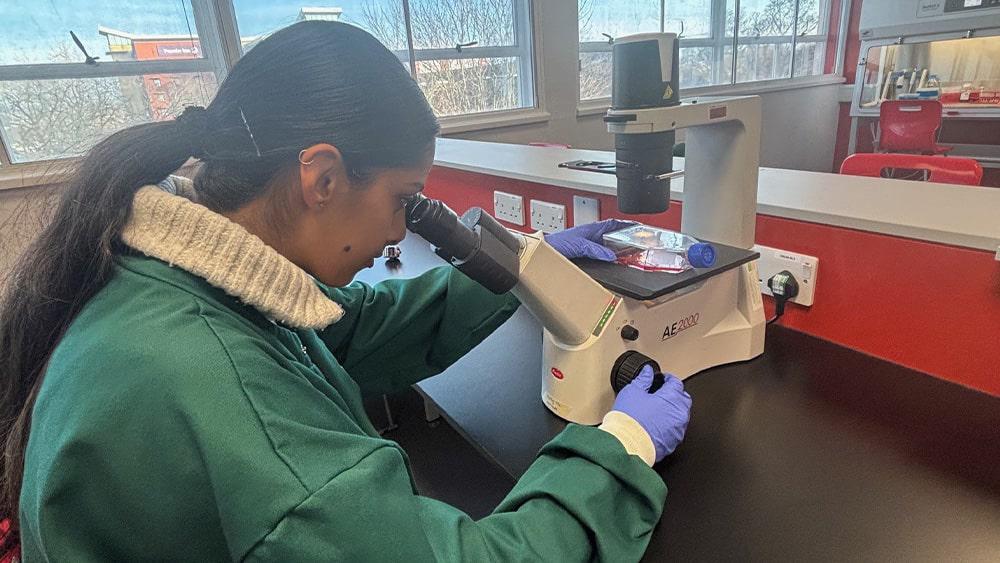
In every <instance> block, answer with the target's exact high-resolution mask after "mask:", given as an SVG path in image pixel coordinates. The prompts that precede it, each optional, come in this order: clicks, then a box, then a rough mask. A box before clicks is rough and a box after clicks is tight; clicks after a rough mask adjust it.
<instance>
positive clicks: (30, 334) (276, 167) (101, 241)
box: [0, 21, 439, 526]
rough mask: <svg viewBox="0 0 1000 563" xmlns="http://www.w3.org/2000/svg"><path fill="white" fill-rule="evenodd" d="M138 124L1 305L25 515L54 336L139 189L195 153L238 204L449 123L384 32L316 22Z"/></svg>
mask: <svg viewBox="0 0 1000 563" xmlns="http://www.w3.org/2000/svg"><path fill="white" fill-rule="evenodd" d="M181 117H182V119H178V120H176V121H165V122H158V123H148V124H143V125H137V126H135V127H130V128H128V129H124V130H122V131H119V132H117V133H115V134H113V135H111V136H110V137H108V138H107V139H105V140H104V141H102V142H100V143H98V144H97V145H96V146H95V147H94V148H93V149H92V150H91V151H90V152H89V153H88V154H87V156H86V157H85V158H84V159H83V160H82V162H81V163H80V164H79V166H78V168H77V170H76V172H75V174H74V176H73V177H72V179H71V180H70V181H69V183H68V185H67V186H66V187H65V189H64V192H63V194H62V198H61V201H60V202H59V205H58V207H57V209H56V211H55V213H54V215H53V218H52V221H51V222H50V223H49V225H48V226H47V227H46V228H45V229H44V230H43V231H42V233H41V234H40V235H39V237H38V238H37V239H36V240H35V241H34V242H33V243H32V245H31V246H30V247H29V248H28V250H27V251H26V252H24V253H23V254H22V256H21V258H20V259H19V260H18V263H17V264H16V266H15V267H14V270H13V271H12V272H11V275H10V277H9V279H8V285H7V288H6V291H5V292H4V297H3V302H2V304H0V371H2V374H3V383H2V384H0V394H2V398H0V424H2V426H3V433H4V434H3V436H4V442H3V449H4V451H3V456H2V461H0V463H2V467H0V470H2V479H3V483H2V485H3V487H2V499H0V500H2V506H0V509H2V510H3V512H4V514H5V515H6V516H8V517H9V518H11V521H12V522H13V523H14V525H15V526H16V524H17V517H18V508H19V507H18V498H19V496H20V489H21V480H22V476H23V470H24V454H25V448H26V446H27V441H28V430H29V427H30V421H31V411H32V408H33V406H34V402H35V397H36V396H37V394H38V389H39V387H40V385H41V381H42V376H43V374H44V371H45V365H46V362H47V360H48V357H49V355H50V354H51V352H52V350H53V348H54V347H55V346H56V344H57V342H58V340H59V339H60V338H61V336H62V334H63V333H64V332H65V330H66V328H67V327H68V326H69V324H70V323H71V322H72V320H73V318H74V317H75V316H76V315H77V313H78V312H79V311H80V310H81V308H83V306H84V305H85V304H86V303H87V301H88V300H90V298H91V297H93V296H94V295H95V294H96V293H97V292H98V291H99V290H100V289H101V288H103V287H104V286H105V285H106V284H107V282H108V280H109V278H110V277H111V276H112V275H113V272H114V265H115V255H116V254H117V253H121V252H122V251H123V247H122V243H121V240H120V238H121V232H122V229H123V228H124V226H125V224H126V222H127V220H128V217H129V213H130V212H131V208H132V199H133V196H134V194H135V192H136V190H137V189H138V188H139V187H141V186H143V185H146V184H155V183H158V182H160V181H162V180H164V179H165V178H166V177H167V176H168V175H169V174H170V173H172V172H174V171H176V170H177V169H178V168H180V167H181V166H182V165H183V164H184V163H185V162H186V161H187V160H188V158H189V157H191V156H195V157H197V158H199V159H201V160H202V161H203V164H202V167H201V169H200V170H199V172H198V174H197V176H196V178H195V191H196V193H197V197H198V201H199V203H202V204H204V205H206V206H207V207H209V208H211V209H213V210H216V211H228V210H233V209H238V208H239V207H241V206H243V205H244V204H246V203H248V202H250V201H252V200H254V199H256V198H258V197H260V196H262V195H264V192H265V190H266V189H267V185H268V184H269V182H270V181H271V180H272V178H273V177H274V176H275V175H276V174H278V173H280V171H281V170H283V169H286V168H287V167H289V166H293V165H296V159H297V155H298V152H299V151H300V150H302V149H304V148H306V147H308V146H311V145H313V144H316V143H320V142H325V143H329V144H331V145H334V146H336V147H337V148H338V149H339V150H340V152H341V154H342V155H343V159H344V165H345V166H346V167H347V168H348V170H349V171H351V172H352V173H353V174H354V175H355V176H359V177H361V176H364V175H366V174H369V173H372V172H374V171H377V170H379V169H386V168H394V167H405V166H410V165H415V164H417V163H419V162H421V161H422V159H424V158H426V155H427V152H428V150H429V149H430V148H431V144H432V143H433V140H434V137H435V136H436V135H437V133H438V130H439V129H438V123H437V120H436V119H435V117H434V113H433V111H432V110H431V108H430V106H429V105H428V103H427V100H426V99H425V98H424V95H423V93H422V92H421V91H420V88H419V87H418V86H417V84H416V82H415V81H414V80H413V79H412V78H411V77H410V76H409V74H408V73H407V72H406V69H405V68H404V67H403V65H402V64H400V61H399V60H398V59H397V58H396V57H395V56H394V55H393V54H392V53H391V52H390V51H389V50H388V49H386V48H385V47H384V46H382V44H380V43H379V42H378V41H377V40H376V39H375V38H374V37H372V36H371V35H369V34H368V33H366V32H365V31H363V30H361V29H358V28H356V27H353V26H350V25H347V24H344V23H337V22H328V21H309V22H301V23H297V24H295V25H292V26H289V27H286V28H284V29H282V30H280V31H278V32H276V33H274V34H273V35H271V36H270V37H268V38H266V39H264V40H263V41H261V42H260V43H259V44H257V45H256V46H255V47H254V48H253V49H252V50H250V51H249V52H248V53H247V54H246V55H245V56H244V57H243V58H242V59H240V60H239V62H238V63H237V64H236V65H235V66H234V68H233V69H232V71H231V72H230V73H229V76H228V77H227V78H226V80H225V81H224V82H223V83H222V84H221V85H220V87H219V90H218V93H217V94H216V96H215V98H214V99H213V100H212V102H211V103H210V104H209V105H208V107H207V108H188V109H187V110H185V112H184V114H183V115H182V116H181Z"/></svg>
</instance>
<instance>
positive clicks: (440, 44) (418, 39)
mask: <svg viewBox="0 0 1000 563" xmlns="http://www.w3.org/2000/svg"><path fill="white" fill-rule="evenodd" d="M513 22H514V15H513V3H512V2H511V1H510V0H473V1H469V0H411V1H410V27H411V29H412V33H413V44H414V48H415V49H457V45H459V44H461V43H468V42H471V41H475V42H477V44H478V45H479V46H504V45H513V44H514V24H513ZM357 23H359V24H360V25H361V26H362V27H364V28H365V29H367V30H369V31H370V32H371V33H372V34H373V35H374V36H375V37H377V38H378V39H379V40H380V41H382V42H383V43H384V44H385V45H387V46H388V47H389V48H390V49H393V50H396V51H404V50H405V49H406V44H407V40H406V24H405V21H404V19H403V12H402V9H401V8H400V7H399V6H395V5H394V6H391V7H390V6H386V5H385V4H383V3H378V2H373V1H371V0H369V1H367V2H365V3H364V4H363V5H362V8H361V11H360V16H359V18H358V22H357ZM400 54H403V55H404V56H405V53H400ZM416 68H417V75H416V77H415V78H416V79H417V82H418V83H419V84H420V86H421V88H423V90H424V94H425V95H426V96H427V100H428V101H429V102H430V104H431V106H432V107H433V108H434V110H435V111H436V112H437V113H438V114H439V115H455V114H461V113H475V112H483V111H496V110H502V109H510V108H516V107H519V106H520V82H521V80H524V79H525V78H526V77H522V76H519V75H518V72H519V68H520V65H519V64H518V61H517V60H516V59H514V58H458V59H437V60H422V61H417V63H416Z"/></svg>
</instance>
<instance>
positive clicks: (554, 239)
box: [545, 219, 635, 262]
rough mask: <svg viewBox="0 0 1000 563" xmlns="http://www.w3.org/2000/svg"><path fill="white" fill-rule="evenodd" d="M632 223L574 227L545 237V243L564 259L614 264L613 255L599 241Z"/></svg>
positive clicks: (604, 222) (621, 222)
mask: <svg viewBox="0 0 1000 563" xmlns="http://www.w3.org/2000/svg"><path fill="white" fill-rule="evenodd" d="M634 224H635V223H634V222H632V221H619V220H618V219H607V220H605V221H598V222H597V223H587V224H586V225H577V226H576V227H573V228H570V229H566V230H565V231H559V232H558V233H552V234H550V235H545V242H547V243H549V244H550V245H551V246H552V248H554V249H556V251H557V252H558V253H559V254H562V255H563V256H565V257H566V258H569V259H571V260H572V259H573V258H593V259H594V260H603V261H605V262H614V260H615V253H614V252H612V251H611V250H610V249H609V248H607V247H605V246H603V245H602V244H601V241H602V240H603V239H602V237H603V236H604V233H610V232H612V231H618V230H620V229H624V228H625V227H629V226H632V225H634Z"/></svg>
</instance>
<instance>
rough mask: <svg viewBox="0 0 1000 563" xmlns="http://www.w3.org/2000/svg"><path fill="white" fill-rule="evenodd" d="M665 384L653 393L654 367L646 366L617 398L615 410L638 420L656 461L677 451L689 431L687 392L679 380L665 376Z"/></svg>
mask: <svg viewBox="0 0 1000 563" xmlns="http://www.w3.org/2000/svg"><path fill="white" fill-rule="evenodd" d="M663 377H664V382H663V385H662V386H661V387H660V388H659V389H657V390H656V391H655V392H653V393H650V392H649V387H650V385H652V383H653V368H652V367H650V366H649V365H646V366H644V367H643V368H642V370H641V371H639V375H637V376H636V378H635V379H633V380H632V381H631V382H630V383H629V384H628V385H626V386H625V388H624V389H622V390H621V391H620V392H619V393H618V397H617V398H615V406H614V407H613V410H616V411H619V412H622V413H625V414H627V415H629V416H630V417H632V418H633V419H635V421H636V422H638V423H639V426H642V428H643V429H644V430H645V431H646V433H647V434H649V437H650V438H652V440H653V447H655V448H656V461H660V460H661V459H663V458H664V457H666V456H667V455H668V454H670V452H672V451H674V450H675V449H676V448H677V446H678V445H680V443H681V440H683V439H684V432H685V431H687V425H688V420H689V419H690V418H691V395H688V394H687V391H685V390H684V384H683V383H681V380H680V379H677V378H676V377H674V376H672V375H670V374H663Z"/></svg>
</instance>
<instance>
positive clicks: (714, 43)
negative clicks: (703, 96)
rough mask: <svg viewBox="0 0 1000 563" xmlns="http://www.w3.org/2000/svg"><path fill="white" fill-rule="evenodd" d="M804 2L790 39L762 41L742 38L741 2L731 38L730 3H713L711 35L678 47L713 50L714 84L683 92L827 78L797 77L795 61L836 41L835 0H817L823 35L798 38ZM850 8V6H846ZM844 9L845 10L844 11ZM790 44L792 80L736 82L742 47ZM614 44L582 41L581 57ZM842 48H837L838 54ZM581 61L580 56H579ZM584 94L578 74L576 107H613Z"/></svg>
mask: <svg viewBox="0 0 1000 563" xmlns="http://www.w3.org/2000/svg"><path fill="white" fill-rule="evenodd" d="M801 1H802V0H795V24H794V27H793V30H792V34H791V35H774V36H763V37H744V36H741V35H740V30H739V5H740V3H739V1H738V0H737V1H736V4H735V6H736V9H735V12H734V24H733V27H734V29H733V30H732V31H733V33H732V34H728V33H727V32H728V31H729V30H727V29H726V19H727V18H726V15H725V14H726V8H727V3H728V2H727V0H712V4H711V22H710V23H711V26H710V27H711V29H712V31H711V33H710V34H709V36H708V37H698V38H685V37H681V38H680V41H679V43H680V44H679V47H680V48H681V49H685V48H698V47H702V48H704V47H710V48H712V49H713V51H712V55H713V59H714V64H713V65H712V84H709V85H706V86H696V87H692V88H683V85H682V90H683V91H687V92H690V91H692V90H709V89H710V90H712V91H714V92H724V91H726V89H740V87H743V86H746V85H755V84H762V83H766V84H768V85H771V84H778V83H782V82H784V83H787V84H789V85H790V86H794V85H796V84H799V83H801V82H803V80H806V79H808V78H816V77H822V76H826V73H820V74H807V75H800V76H796V74H795V61H796V46H797V45H798V44H799V43H817V44H828V42H829V41H831V40H834V39H837V38H836V37H832V36H831V34H830V27H831V25H832V23H833V19H834V14H833V2H832V0H818V1H819V4H820V6H821V13H820V16H821V19H820V22H819V26H818V31H822V33H816V34H810V35H799V34H798V33H797V28H798V20H799V17H798V16H799V5H800V3H801ZM667 2H669V0H660V32H663V31H664V30H665V27H666V22H667V21H668V20H667V19H666V18H665V16H666V8H667ZM843 4H847V5H848V6H849V4H850V3H849V2H844V3H843ZM842 9H843V7H842ZM841 35H842V34H841ZM782 44H788V45H790V46H791V61H790V63H789V65H790V69H789V76H781V77H776V78H771V79H763V80H752V81H742V82H740V81H737V80H736V74H737V72H736V70H737V65H738V64H739V55H738V53H739V47H740V46H744V45H775V46H777V45H782ZM612 46H613V42H612V41H611V40H609V41H583V42H579V53H580V54H583V53H611V50H612ZM727 47H729V48H731V49H732V50H733V57H732V61H731V62H730V68H729V75H730V77H729V81H728V82H724V81H722V80H721V76H722V70H723V66H724V64H725V53H726V48H727ZM842 49H843V47H842V46H841V45H838V53H839V51H840V50H842ZM578 59H579V56H578ZM581 95H582V92H581V91H580V80H579V72H578V73H577V103H578V106H579V107H580V109H581V110H582V111H589V110H590V109H592V108H593V107H598V106H607V105H609V104H610V103H611V98H610V97H609V96H603V97H598V98H583V97H581Z"/></svg>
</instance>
